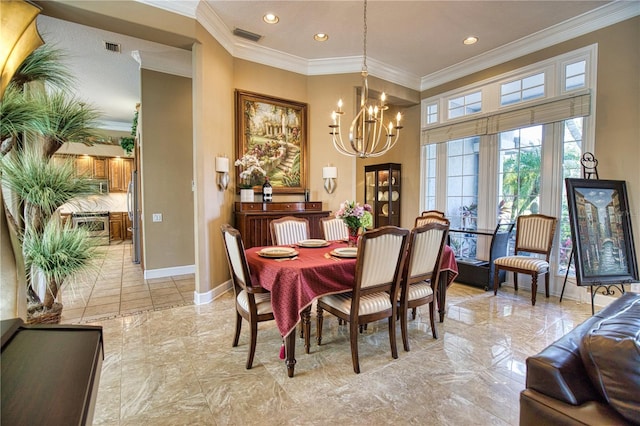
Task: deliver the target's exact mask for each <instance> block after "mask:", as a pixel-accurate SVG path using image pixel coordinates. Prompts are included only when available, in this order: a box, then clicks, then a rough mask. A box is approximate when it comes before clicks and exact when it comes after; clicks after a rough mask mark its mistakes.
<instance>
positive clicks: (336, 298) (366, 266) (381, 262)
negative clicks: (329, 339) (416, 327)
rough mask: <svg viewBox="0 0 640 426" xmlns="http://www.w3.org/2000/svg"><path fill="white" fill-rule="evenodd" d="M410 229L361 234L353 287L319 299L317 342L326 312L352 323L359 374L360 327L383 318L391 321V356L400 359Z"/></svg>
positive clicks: (354, 360)
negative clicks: (401, 292) (400, 308)
mask: <svg viewBox="0 0 640 426" xmlns="http://www.w3.org/2000/svg"><path fill="white" fill-rule="evenodd" d="M408 235H409V230H407V229H403V228H398V227H396V226H383V227H381V228H377V229H374V230H371V231H367V232H365V233H364V234H362V238H361V239H360V243H359V245H358V257H357V259H356V270H355V278H354V285H353V290H352V291H348V292H344V293H338V294H331V295H327V296H322V297H320V298H319V299H318V302H317V306H318V308H317V312H318V315H317V333H318V334H317V341H318V345H320V344H321V343H322V322H323V311H327V312H329V313H330V314H332V315H335V316H336V317H338V319H342V320H343V321H345V322H348V323H349V340H350V343H351V361H352V363H353V371H354V372H356V373H360V361H359V357H358V334H359V333H358V330H359V328H360V326H361V325H363V324H368V323H370V322H373V321H378V320H381V319H384V318H387V319H388V322H389V343H390V345H391V356H392V357H393V358H394V359H397V358H398V347H397V343H396V316H397V309H398V304H397V299H398V292H399V290H400V279H401V275H402V265H403V261H404V256H405V253H406V247H407V241H408Z"/></svg>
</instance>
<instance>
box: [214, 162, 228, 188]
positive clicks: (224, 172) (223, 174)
mask: <svg viewBox="0 0 640 426" xmlns="http://www.w3.org/2000/svg"><path fill="white" fill-rule="evenodd" d="M216 175H217V177H216V182H217V183H218V188H220V190H221V191H224V190H225V189H227V187H228V186H229V159H228V158H227V157H216Z"/></svg>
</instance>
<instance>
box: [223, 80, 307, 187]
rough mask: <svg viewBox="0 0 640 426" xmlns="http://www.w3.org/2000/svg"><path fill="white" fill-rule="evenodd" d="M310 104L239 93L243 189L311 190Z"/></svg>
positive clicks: (238, 155) (240, 182) (240, 180)
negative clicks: (308, 116) (309, 176)
mask: <svg viewBox="0 0 640 426" xmlns="http://www.w3.org/2000/svg"><path fill="white" fill-rule="evenodd" d="M307 164H308V158H307V104H305V103H301V102H295V101H289V100H285V99H278V98H273V97H270V96H266V95H260V94H257V93H251V92H243V91H240V90H236V162H235V165H236V166H237V168H236V169H237V172H236V173H237V174H236V178H237V179H238V187H239V188H253V189H254V192H257V191H260V190H261V189H262V184H263V183H264V181H265V176H266V177H268V178H269V182H270V183H271V186H272V187H273V192H274V193H281V194H297V193H300V194H301V193H304V191H305V188H307V179H308V176H307V173H308V165H307Z"/></svg>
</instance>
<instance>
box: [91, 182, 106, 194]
mask: <svg viewBox="0 0 640 426" xmlns="http://www.w3.org/2000/svg"><path fill="white" fill-rule="evenodd" d="M90 183H91V189H92V191H91V192H92V193H95V194H108V193H109V179H91V180H90Z"/></svg>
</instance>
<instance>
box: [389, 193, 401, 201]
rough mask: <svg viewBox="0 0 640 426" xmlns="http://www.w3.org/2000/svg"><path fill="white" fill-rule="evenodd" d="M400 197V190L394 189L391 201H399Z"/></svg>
mask: <svg viewBox="0 0 640 426" xmlns="http://www.w3.org/2000/svg"><path fill="white" fill-rule="evenodd" d="M398 198H400V194H398V191H393V192H392V193H391V201H398Z"/></svg>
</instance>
